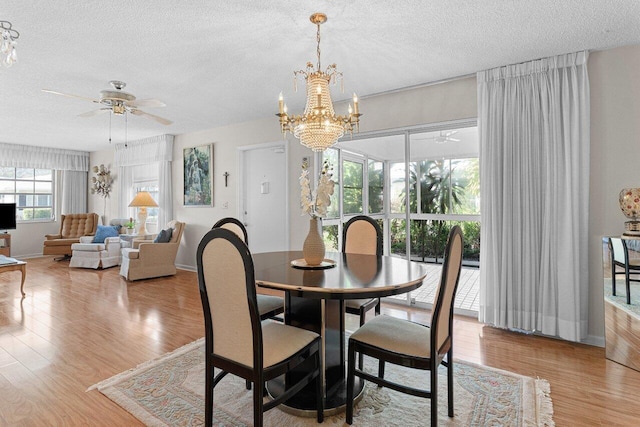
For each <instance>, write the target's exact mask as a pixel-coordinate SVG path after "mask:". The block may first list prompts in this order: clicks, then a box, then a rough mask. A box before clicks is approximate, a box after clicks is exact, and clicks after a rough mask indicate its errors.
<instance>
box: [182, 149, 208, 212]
mask: <svg viewBox="0 0 640 427" xmlns="http://www.w3.org/2000/svg"><path fill="white" fill-rule="evenodd" d="M182 154H183V156H182V162H183V177H184V181H183V183H184V184H183V205H184V206H202V207H211V206H213V144H204V145H198V146H195V147H188V148H185V149H183V151H182Z"/></svg>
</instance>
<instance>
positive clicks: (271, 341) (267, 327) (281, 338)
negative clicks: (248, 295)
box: [249, 320, 318, 368]
mask: <svg viewBox="0 0 640 427" xmlns="http://www.w3.org/2000/svg"><path fill="white" fill-rule="evenodd" d="M317 336H318V334H316V333H315V332H311V331H307V330H306V329H302V328H296V327H293V326H289V325H285V324H283V323H280V322H274V321H270V320H268V321H265V322H263V323H262V341H263V345H264V354H263V357H264V359H263V365H264V367H265V368H268V367H269V366H273V365H275V364H276V363H279V362H282V361H283V360H285V359H287V358H289V357H291V356H292V355H293V354H295V353H296V352H297V351H298V350H300V349H301V348H302V347H304V346H306V345H307V344H309V343H311V341H313V340H314V339H315V338H316V337H317ZM249 358H250V359H252V358H253V355H252V354H251V355H249Z"/></svg>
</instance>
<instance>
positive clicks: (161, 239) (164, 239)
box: [153, 228, 173, 243]
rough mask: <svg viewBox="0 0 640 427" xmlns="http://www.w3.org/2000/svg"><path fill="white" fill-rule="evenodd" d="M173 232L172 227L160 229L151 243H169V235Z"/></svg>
mask: <svg viewBox="0 0 640 427" xmlns="http://www.w3.org/2000/svg"><path fill="white" fill-rule="evenodd" d="M172 234H173V228H167V229H166V230H161V231H160V232H159V233H158V235H157V236H156V238H155V239H154V240H153V243H169V241H170V240H171V235H172Z"/></svg>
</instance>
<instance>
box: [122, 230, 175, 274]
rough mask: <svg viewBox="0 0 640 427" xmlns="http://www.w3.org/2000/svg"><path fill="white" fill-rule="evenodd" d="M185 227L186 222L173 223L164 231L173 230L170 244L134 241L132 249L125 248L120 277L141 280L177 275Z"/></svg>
mask: <svg viewBox="0 0 640 427" xmlns="http://www.w3.org/2000/svg"><path fill="white" fill-rule="evenodd" d="M184 227H185V223H184V222H180V221H175V220H174V221H171V222H169V223H168V224H167V226H166V227H165V230H163V231H166V230H168V229H171V239H170V240H169V241H168V242H166V243H156V242H155V241H154V240H134V241H133V242H132V245H133V247H132V248H123V249H122V264H121V265H120V275H121V276H123V277H124V278H125V279H126V280H140V279H151V278H154V277H162V276H173V275H174V274H176V265H175V263H176V255H177V254H178V248H179V247H180V241H181V240H182V232H183V231H184ZM161 233H162V232H161Z"/></svg>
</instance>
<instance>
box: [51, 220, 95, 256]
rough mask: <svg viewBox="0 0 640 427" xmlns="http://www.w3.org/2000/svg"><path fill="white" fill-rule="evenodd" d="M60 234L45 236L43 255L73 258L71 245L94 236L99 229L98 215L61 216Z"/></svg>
mask: <svg viewBox="0 0 640 427" xmlns="http://www.w3.org/2000/svg"><path fill="white" fill-rule="evenodd" d="M60 218H61V220H60V232H59V233H58V234H47V235H45V236H44V237H45V241H44V244H43V248H42V254H43V255H62V258H60V259H63V258H69V257H70V256H71V252H72V251H71V245H72V244H74V243H80V237H81V236H93V235H94V234H96V229H97V228H98V214H96V213H83V214H66V215H61V216H60Z"/></svg>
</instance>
